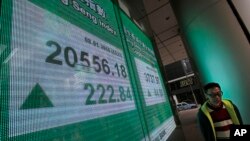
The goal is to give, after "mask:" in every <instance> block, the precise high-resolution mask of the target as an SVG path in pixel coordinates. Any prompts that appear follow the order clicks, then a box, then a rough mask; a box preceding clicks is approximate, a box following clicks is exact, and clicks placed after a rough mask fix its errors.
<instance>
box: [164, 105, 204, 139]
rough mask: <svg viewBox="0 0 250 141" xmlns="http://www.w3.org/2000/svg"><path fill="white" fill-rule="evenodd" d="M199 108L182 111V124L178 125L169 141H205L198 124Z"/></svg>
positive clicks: (180, 116) (180, 115) (180, 114)
mask: <svg viewBox="0 0 250 141" xmlns="http://www.w3.org/2000/svg"><path fill="white" fill-rule="evenodd" d="M197 112H198V108H195V109H189V110H185V111H180V112H179V113H178V114H179V118H180V122H181V125H180V126H177V128H176V129H175V131H174V132H173V133H172V134H171V136H170V137H169V138H168V140H167V141H204V139H203V136H202V135H201V132H200V130H199V127H198V124H197V118H196V114H197Z"/></svg>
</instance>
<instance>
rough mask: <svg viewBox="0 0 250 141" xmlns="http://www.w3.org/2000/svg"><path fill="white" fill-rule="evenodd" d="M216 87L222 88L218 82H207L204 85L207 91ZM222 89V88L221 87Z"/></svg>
mask: <svg viewBox="0 0 250 141" xmlns="http://www.w3.org/2000/svg"><path fill="white" fill-rule="evenodd" d="M214 87H218V88H220V85H219V84H218V83H215V82H210V83H207V84H206V85H205V86H204V90H205V92H207V90H208V89H210V88H214ZM220 89H221V88H220Z"/></svg>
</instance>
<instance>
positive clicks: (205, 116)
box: [197, 100, 243, 141]
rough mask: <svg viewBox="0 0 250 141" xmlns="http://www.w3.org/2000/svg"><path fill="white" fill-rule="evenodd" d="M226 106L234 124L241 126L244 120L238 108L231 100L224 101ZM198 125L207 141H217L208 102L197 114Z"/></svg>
mask: <svg viewBox="0 0 250 141" xmlns="http://www.w3.org/2000/svg"><path fill="white" fill-rule="evenodd" d="M222 102H223V104H224V105H225V107H226V109H227V111H228V113H229V115H230V117H231V119H232V121H233V124H235V125H239V124H243V123H242V118H241V116H240V112H239V110H238V108H237V107H236V106H235V105H234V104H233V103H232V102H231V101H230V100H222ZM197 119H198V124H199V126H200V129H201V132H202V134H203V136H204V138H205V140H206V141H216V137H215V129H214V126H213V121H212V118H211V116H210V114H209V112H208V110H207V101H206V102H205V103H204V104H203V105H202V106H201V108H200V109H199V111H198V114H197Z"/></svg>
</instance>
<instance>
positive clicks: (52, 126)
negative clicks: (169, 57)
mask: <svg viewBox="0 0 250 141" xmlns="http://www.w3.org/2000/svg"><path fill="white" fill-rule="evenodd" d="M114 7H115V5H114V4H113V3H112V2H111V1H110V0H50V1H40V0H27V1H19V0H13V1H11V0H2V4H1V19H2V20H1V36H0V37H1V50H0V61H1V70H0V76H1V82H0V83H1V89H0V90H1V95H0V98H1V99H0V104H1V115H0V117H1V118H0V123H1V126H0V139H1V141H2V140H4V141H5V140H16V141H19V140H20V141H34V140H36V141H44V140H46V141H61V140H67V141H73V140H79V141H80V140H109V141H110V140H147V139H148V138H151V139H153V140H157V139H161V140H163V139H166V138H167V136H166V135H168V133H166V132H169V133H170V132H172V130H169V129H173V128H174V127H175V124H174V122H173V117H172V113H171V110H170V108H169V103H168V100H167V97H166V91H165V87H164V85H163V81H162V77H161V75H160V71H159V67H158V64H157V63H156V59H155V56H154V52H153V50H152V48H153V47H152V44H151V42H150V40H149V39H148V38H146V36H145V35H144V34H143V33H142V32H141V31H138V28H137V27H136V26H135V25H134V24H133V23H132V22H131V21H130V20H129V19H126V21H123V22H124V28H123V29H124V31H125V32H124V33H125V35H122V34H121V28H120V27H119V24H118V23H119V22H120V21H119V20H117V16H118V15H119V13H117V11H115V8H114ZM122 17H126V16H124V15H123V16H122ZM126 18H127V17H126ZM123 19H124V18H122V20H123ZM126 24H131V25H129V26H127V28H126ZM130 26H131V27H133V29H130ZM128 33H133V34H134V33H136V36H137V37H140V38H138V39H136V40H135V41H137V40H139V41H140V42H139V46H138V47H137V48H138V49H139V48H142V50H143V52H144V53H146V54H147V56H146V57H145V56H144V57H143V56H140V55H137V53H134V52H133V51H129V52H130V53H129V54H128V53H126V50H128V49H129V50H130V47H131V45H130V44H129V40H131V41H132V42H134V38H133V37H132V38H131V39H129V37H128ZM125 36H126V39H127V40H126V41H127V44H123V43H124V40H123V37H125ZM141 37H143V38H141ZM142 42H144V43H145V44H141V43H142ZM141 45H142V46H141ZM144 45H145V46H144ZM145 49H146V50H145ZM130 55H131V56H130ZM129 58H132V60H131V59H129ZM134 72H137V73H136V77H137V80H138V81H135V80H134V78H132V75H135V74H134ZM134 81H135V82H134ZM134 84H135V85H136V86H134ZM149 87H151V88H149ZM138 88H139V89H138ZM136 97H138V98H139V99H137V98H136ZM140 103H143V104H142V105H141V104H140ZM155 113H157V114H155ZM142 115H143V116H145V117H142ZM145 119H146V120H145ZM151 120H152V121H151ZM170 125H171V126H170ZM166 126H170V127H171V128H170V127H166ZM145 127H146V128H145ZM167 129H168V130H167ZM164 133H165V134H164Z"/></svg>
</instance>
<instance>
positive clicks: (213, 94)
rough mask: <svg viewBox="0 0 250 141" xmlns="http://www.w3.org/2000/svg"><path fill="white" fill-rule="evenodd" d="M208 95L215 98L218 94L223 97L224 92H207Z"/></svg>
mask: <svg viewBox="0 0 250 141" xmlns="http://www.w3.org/2000/svg"><path fill="white" fill-rule="evenodd" d="M207 95H208V96H210V97H212V98H215V97H216V96H219V97H221V96H222V95H223V92H222V91H219V92H217V93H211V94H207Z"/></svg>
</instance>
